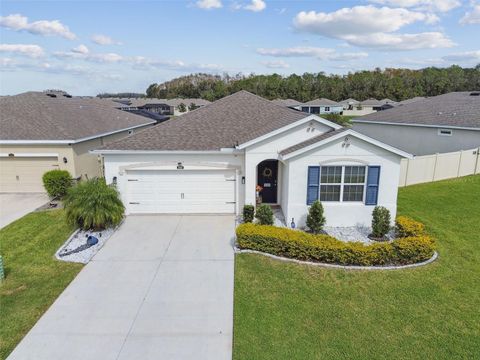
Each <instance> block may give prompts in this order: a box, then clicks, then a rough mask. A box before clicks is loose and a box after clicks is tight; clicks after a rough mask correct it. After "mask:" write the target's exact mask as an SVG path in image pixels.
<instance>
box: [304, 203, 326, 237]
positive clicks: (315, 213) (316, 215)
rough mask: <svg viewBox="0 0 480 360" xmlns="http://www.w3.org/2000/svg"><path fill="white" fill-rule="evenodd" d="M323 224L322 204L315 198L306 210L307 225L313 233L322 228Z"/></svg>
mask: <svg viewBox="0 0 480 360" xmlns="http://www.w3.org/2000/svg"><path fill="white" fill-rule="evenodd" d="M324 225H325V216H323V205H322V203H321V202H320V201H318V200H315V201H314V202H313V204H312V205H311V206H310V209H309V210H308V215H307V227H308V228H309V229H310V231H311V232H313V233H314V234H318V233H320V232H321V231H322V230H323V226H324Z"/></svg>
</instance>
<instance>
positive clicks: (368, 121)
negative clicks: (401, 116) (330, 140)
mask: <svg viewBox="0 0 480 360" xmlns="http://www.w3.org/2000/svg"><path fill="white" fill-rule="evenodd" d="M352 123H356V124H378V125H394V126H415V127H427V128H439V129H460V130H473V131H480V128H473V127H466V126H452V125H442V124H438V125H427V124H416V123H395V122H390V121H374V120H362V119H352Z"/></svg>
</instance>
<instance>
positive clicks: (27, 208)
mask: <svg viewBox="0 0 480 360" xmlns="http://www.w3.org/2000/svg"><path fill="white" fill-rule="evenodd" d="M48 201H49V199H48V196H47V194H43V193H12V194H9V193H0V229H1V228H2V227H4V226H7V225H8V224H10V223H11V222H14V221H15V220H17V219H20V218H21V217H22V216H24V215H27V214H28V213H29V212H32V211H33V210H35V209H37V208H39V207H40V206H42V205H44V204H46V203H47V202H48Z"/></svg>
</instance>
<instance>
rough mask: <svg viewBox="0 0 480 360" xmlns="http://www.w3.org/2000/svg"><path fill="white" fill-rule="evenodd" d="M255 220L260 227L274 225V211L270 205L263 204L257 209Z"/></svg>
mask: <svg viewBox="0 0 480 360" xmlns="http://www.w3.org/2000/svg"><path fill="white" fill-rule="evenodd" d="M255 219H257V220H258V223H259V224H260V225H273V211H272V208H271V207H270V206H268V205H265V204H262V205H260V206H258V207H257V211H256V212H255Z"/></svg>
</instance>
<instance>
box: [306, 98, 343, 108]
mask: <svg viewBox="0 0 480 360" xmlns="http://www.w3.org/2000/svg"><path fill="white" fill-rule="evenodd" d="M302 105H306V106H323V105H327V106H329V105H331V106H342V105H341V104H339V103H337V102H335V101H333V100H330V99H325V98H320V99H315V100H311V101H308V102H306V103H304V104H302Z"/></svg>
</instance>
